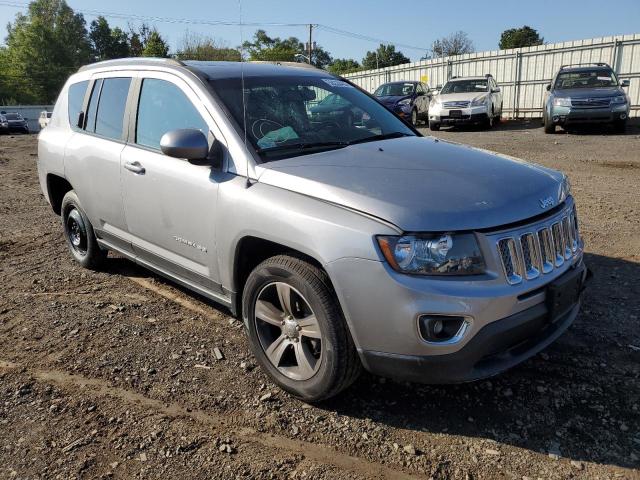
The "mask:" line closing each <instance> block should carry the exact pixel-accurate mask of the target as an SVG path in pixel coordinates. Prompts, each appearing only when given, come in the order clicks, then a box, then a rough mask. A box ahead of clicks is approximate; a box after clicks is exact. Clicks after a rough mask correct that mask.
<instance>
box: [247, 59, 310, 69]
mask: <svg viewBox="0 0 640 480" xmlns="http://www.w3.org/2000/svg"><path fill="white" fill-rule="evenodd" d="M246 63H267V64H270V65H282V66H284V67H297V68H313V69H314V70H318V67H314V66H313V65H311V64H309V63H302V62H281V61H279V60H249V61H248V62H246Z"/></svg>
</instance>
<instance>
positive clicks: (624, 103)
mask: <svg viewBox="0 0 640 480" xmlns="http://www.w3.org/2000/svg"><path fill="white" fill-rule="evenodd" d="M628 86H629V80H622V81H620V80H618V77H617V75H616V74H615V72H614V71H613V70H612V69H611V67H610V66H609V65H607V64H606V63H590V64H579V65H564V66H562V67H560V70H559V71H558V73H557V74H556V75H555V77H554V78H553V80H552V81H551V83H550V84H549V85H547V92H546V94H545V98H544V111H543V119H542V121H543V123H544V131H545V133H554V132H555V131H556V127H557V126H560V127H568V126H571V125H576V124H594V123H600V124H610V125H613V126H614V128H615V129H616V130H617V131H618V132H624V131H625V129H626V126H627V121H628V119H629V109H630V105H631V101H630V100H629V96H628V95H627V92H625V91H624V87H628Z"/></svg>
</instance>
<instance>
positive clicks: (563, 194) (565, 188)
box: [558, 175, 571, 205]
mask: <svg viewBox="0 0 640 480" xmlns="http://www.w3.org/2000/svg"><path fill="white" fill-rule="evenodd" d="M569 195H571V184H570V183H569V178H568V177H567V176H566V175H564V176H563V177H562V181H561V182H560V188H559V189H558V205H560V204H561V203H562V202H564V201H565V200H566V199H567V197H568V196H569Z"/></svg>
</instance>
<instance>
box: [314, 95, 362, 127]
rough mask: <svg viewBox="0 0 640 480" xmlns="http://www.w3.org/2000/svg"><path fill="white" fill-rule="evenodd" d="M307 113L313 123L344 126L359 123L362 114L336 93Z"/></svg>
mask: <svg viewBox="0 0 640 480" xmlns="http://www.w3.org/2000/svg"><path fill="white" fill-rule="evenodd" d="M309 112H310V113H311V120H312V121H314V122H336V123H339V124H341V125H346V126H352V125H355V124H356V123H360V122H361V121H362V114H363V113H364V112H363V111H362V110H360V109H359V108H355V107H354V106H353V104H352V103H351V102H349V101H348V100H347V99H345V98H344V97H341V96H340V95H338V94H337V93H332V94H331V95H327V96H326V97H325V98H323V99H322V100H321V101H320V102H319V103H318V104H317V105H315V106H313V107H311V108H310V109H309Z"/></svg>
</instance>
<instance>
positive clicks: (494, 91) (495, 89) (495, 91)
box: [491, 87, 500, 93]
mask: <svg viewBox="0 0 640 480" xmlns="http://www.w3.org/2000/svg"><path fill="white" fill-rule="evenodd" d="M491 92H492V93H500V87H496V88H494V89H493V90H491Z"/></svg>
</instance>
